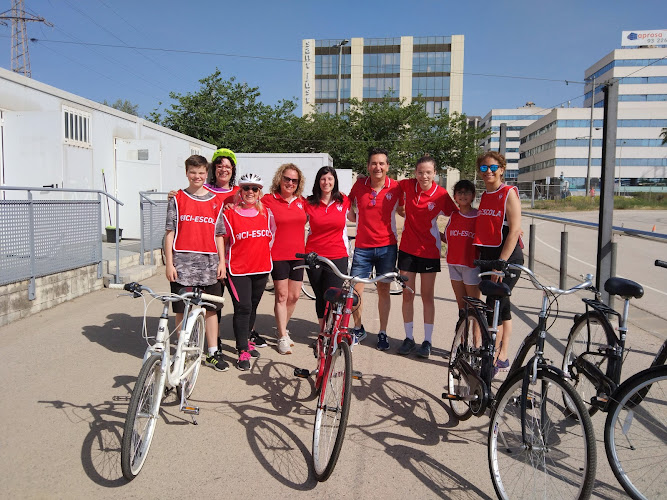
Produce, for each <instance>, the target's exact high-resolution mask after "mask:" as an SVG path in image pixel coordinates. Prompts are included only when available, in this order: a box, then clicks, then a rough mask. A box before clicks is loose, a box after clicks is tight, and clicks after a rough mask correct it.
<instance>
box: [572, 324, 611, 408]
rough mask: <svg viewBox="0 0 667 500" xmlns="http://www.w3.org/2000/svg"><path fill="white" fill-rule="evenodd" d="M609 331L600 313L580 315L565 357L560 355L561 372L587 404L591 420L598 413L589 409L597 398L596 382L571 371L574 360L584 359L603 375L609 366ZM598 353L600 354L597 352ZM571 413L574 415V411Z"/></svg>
mask: <svg viewBox="0 0 667 500" xmlns="http://www.w3.org/2000/svg"><path fill="white" fill-rule="evenodd" d="M608 330H609V323H608V322H607V320H606V318H604V317H603V316H602V315H601V314H600V313H599V312H597V311H589V312H587V313H585V314H582V315H581V316H580V317H579V318H578V319H577V320H576V321H575V323H574V325H573V326H572V329H571V330H570V335H569V336H568V338H567V345H566V346H565V353H564V354H563V371H564V372H565V373H568V374H569V375H570V376H571V377H572V378H571V379H570V381H571V382H570V383H571V384H572V385H573V386H574V388H575V389H576V391H577V393H578V394H579V395H580V396H581V399H582V400H583V401H584V403H586V404H587V406H588V413H589V415H591V416H592V415H593V414H594V413H595V412H596V411H597V407H595V406H593V405H591V399H592V398H593V397H595V396H597V386H596V381H595V380H591V379H589V378H588V377H587V376H586V375H585V374H583V373H577V370H576V368H574V369H573V367H572V365H573V363H574V360H575V359H577V358H578V357H580V356H583V359H585V360H586V361H588V362H590V363H591V364H593V365H595V366H597V367H598V368H599V369H600V371H601V372H602V373H604V374H605V375H606V374H607V367H608V363H607V356H606V355H605V353H604V349H606V347H607V346H608V345H609V341H610V340H611V338H610V337H609V335H611V336H612V337H614V333H613V331H612V332H609V331H608ZM601 350H602V352H600V351H601ZM570 401H571V400H566V401H565V404H566V405H567V406H568V408H569V407H570ZM570 409H571V410H572V411H573V412H574V408H570Z"/></svg>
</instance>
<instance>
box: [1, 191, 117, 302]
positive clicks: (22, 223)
mask: <svg viewBox="0 0 667 500" xmlns="http://www.w3.org/2000/svg"><path fill="white" fill-rule="evenodd" d="M0 191H25V192H26V194H27V199H3V200H0V285H7V284H9V283H14V282H17V281H23V280H27V279H30V286H29V288H28V298H29V299H30V300H34V299H35V278H39V277H42V276H47V275H50V274H55V273H59V272H63V271H69V270H71V269H76V268H79V267H84V266H89V265H92V264H98V277H100V278H101V277H102V196H107V197H108V198H109V199H111V200H113V201H115V202H116V204H117V205H116V206H118V204H121V205H122V203H121V202H120V201H119V200H117V199H116V198H114V197H113V196H111V195H109V194H108V193H105V192H104V191H94V190H75V189H53V188H31V187H14V186H0ZM34 192H37V193H39V194H43V195H52V194H56V195H58V196H61V197H63V198H64V197H65V193H67V195H66V196H69V197H71V196H72V195H71V193H87V196H88V197H89V198H90V197H93V199H58V200H51V199H38V200H36V199H34V197H33V193H34ZM116 213H117V214H118V211H117V212H116ZM117 217H118V215H117ZM116 220H118V219H116ZM116 258H117V259H118V252H117V257H116ZM116 269H118V266H116ZM117 273H118V271H116V281H118V275H117Z"/></svg>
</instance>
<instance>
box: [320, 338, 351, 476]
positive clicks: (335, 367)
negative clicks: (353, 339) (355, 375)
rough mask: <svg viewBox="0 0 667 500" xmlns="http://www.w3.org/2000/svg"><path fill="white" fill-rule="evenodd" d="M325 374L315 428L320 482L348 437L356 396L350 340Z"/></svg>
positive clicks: (330, 471)
mask: <svg viewBox="0 0 667 500" xmlns="http://www.w3.org/2000/svg"><path fill="white" fill-rule="evenodd" d="M324 377H325V378H324V380H323V381H322V387H321V388H320V394H319V397H318V400H317V411H316V412H315V428H314V429H313V468H314V469H315V477H316V478H317V480H318V481H326V480H327V479H329V476H331V473H332V472H333V470H334V467H335V466H336V462H337V460H338V455H339V454H340V450H341V447H342V446H343V438H344V437H345V428H346V427H347V417H348V415H349V413H350V401H351V398H352V390H351V389H352V354H351V352H350V346H349V345H347V342H341V343H340V344H338V349H336V352H335V353H334V354H333V355H332V357H331V363H330V364H329V369H328V370H327V372H326V373H325V375H324Z"/></svg>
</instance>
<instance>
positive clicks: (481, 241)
mask: <svg viewBox="0 0 667 500" xmlns="http://www.w3.org/2000/svg"><path fill="white" fill-rule="evenodd" d="M511 189H514V190H516V193H517V196H518V195H519V190H518V188H517V187H516V186H508V185H507V184H502V185H501V186H500V187H499V188H498V189H496V190H495V191H493V192H492V193H488V192H484V193H482V199H481V201H480V202H479V208H478V209H477V224H476V225H475V239H474V241H473V245H478V246H481V247H499V246H501V245H502V244H503V224H504V223H505V209H506V206H507V197H508V196H509V192H510V190H511Z"/></svg>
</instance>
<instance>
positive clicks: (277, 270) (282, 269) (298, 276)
mask: <svg viewBox="0 0 667 500" xmlns="http://www.w3.org/2000/svg"><path fill="white" fill-rule="evenodd" d="M305 264H306V261H304V260H303V259H296V260H274V261H273V271H271V277H272V278H273V281H280V280H286V279H291V280H292V281H303V269H294V267H295V266H303V265H305Z"/></svg>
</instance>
